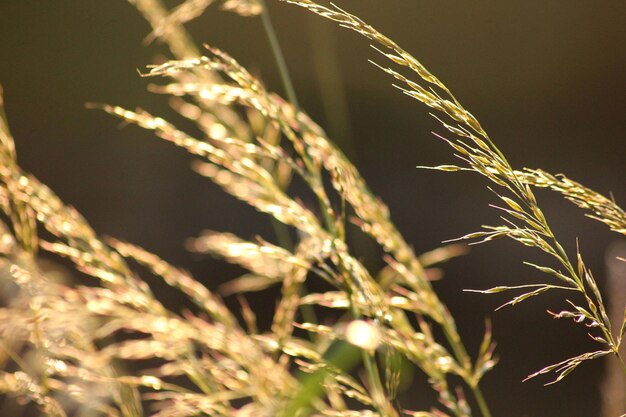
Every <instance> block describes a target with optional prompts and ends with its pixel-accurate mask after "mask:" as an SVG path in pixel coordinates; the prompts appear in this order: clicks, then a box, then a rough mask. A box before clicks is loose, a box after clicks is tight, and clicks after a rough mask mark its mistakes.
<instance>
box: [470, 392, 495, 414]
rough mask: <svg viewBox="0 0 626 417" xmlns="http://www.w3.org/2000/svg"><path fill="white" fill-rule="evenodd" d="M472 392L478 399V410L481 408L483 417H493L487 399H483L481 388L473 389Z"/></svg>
mask: <svg viewBox="0 0 626 417" xmlns="http://www.w3.org/2000/svg"><path fill="white" fill-rule="evenodd" d="M472 392H473V393H474V398H476V402H477V403H478V408H480V412H481V413H482V415H483V417H491V411H489V406H488V405H487V401H485V397H483V393H482V391H481V390H480V387H479V386H478V385H476V386H475V387H472Z"/></svg>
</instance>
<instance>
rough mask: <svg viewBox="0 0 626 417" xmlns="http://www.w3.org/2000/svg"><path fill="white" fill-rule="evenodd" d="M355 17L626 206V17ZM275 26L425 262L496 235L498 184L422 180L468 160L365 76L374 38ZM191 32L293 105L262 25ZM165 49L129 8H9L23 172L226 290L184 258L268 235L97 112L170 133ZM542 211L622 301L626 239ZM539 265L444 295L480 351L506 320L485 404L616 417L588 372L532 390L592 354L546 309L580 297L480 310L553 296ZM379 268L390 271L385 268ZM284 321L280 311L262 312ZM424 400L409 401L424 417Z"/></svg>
mask: <svg viewBox="0 0 626 417" xmlns="http://www.w3.org/2000/svg"><path fill="white" fill-rule="evenodd" d="M339 5H341V6H342V7H345V8H346V9H347V10H348V11H351V12H353V13H355V14H356V15H358V16H360V17H361V18H363V19H364V20H365V21H367V22H368V23H371V24H372V25H374V26H375V27H377V28H378V29H379V30H381V31H382V32H383V33H385V34H387V35H388V36H390V37H391V38H392V39H394V40H395V41H397V42H398V43H399V44H400V45H401V46H403V47H404V48H405V49H406V50H407V51H409V52H411V53H412V54H414V55H415V56H416V57H417V58H418V59H420V60H421V61H422V62H423V63H424V64H425V65H426V66H427V67H428V68H429V69H430V70H431V71H432V72H434V73H435V74H436V75H438V76H439V77H440V79H442V80H443V81H444V82H445V83H446V84H447V85H448V87H450V89H451V90H452V91H453V92H454V93H455V95H456V96H457V98H458V99H459V100H460V101H461V102H462V103H464V104H465V106H466V107H467V108H468V109H470V111H472V113H473V114H475V115H476V116H477V118H478V119H479V120H480V121H481V123H482V125H483V126H484V127H485V128H486V130H487V131H488V132H489V133H490V135H491V137H492V138H493V139H494V140H495V141H496V143H497V144H498V145H499V146H500V148H501V149H502V150H503V152H504V153H505V154H506V155H507V156H508V157H509V159H510V161H511V162H512V164H513V165H514V166H515V167H518V168H522V167H532V168H536V167H541V168H543V169H545V170H547V171H549V172H553V173H558V172H563V173H566V174H567V175H568V176H570V177H571V178H573V179H576V180H579V181H581V182H583V183H584V184H586V185H587V186H589V187H591V188H594V189H596V190H597V191H600V192H602V193H607V194H608V193H613V194H614V196H615V198H616V200H617V202H618V203H622V204H624V203H626V178H625V176H624V172H625V171H624V167H625V164H624V162H625V157H626V140H625V139H626V137H625V134H626V117H625V111H626V77H625V75H626V71H625V70H626V23H625V22H626V2H623V1H605V2H590V1H587V0H570V1H567V2H566V1H552V2H545V1H538V0H532V1H528V0H524V1H518V0H510V1H506V2H502V1H493V0H476V1H472V2H445V1H433V0H410V1H409V0H404V1H400V0H386V1H380V0H378V1H375V0H358V1H357V0H342V1H339ZM270 11H271V14H272V17H273V19H274V23H275V26H276V30H277V32H278V35H279V37H280V39H281V42H282V45H283V47H284V51H285V54H286V57H287V61H288V63H289V68H290V70H291V72H292V76H293V78H294V80H295V84H296V88H297V92H298V96H299V98H300V102H301V104H302V106H303V107H304V108H305V109H306V111H307V112H308V113H309V114H310V115H311V116H312V117H313V118H314V119H315V120H317V121H318V122H319V123H320V124H321V125H322V126H325V127H326V128H327V129H328V130H329V133H330V135H331V137H333V136H335V137H338V138H340V139H341V140H340V141H338V142H341V143H342V144H343V145H342V146H343V147H344V149H345V150H346V153H347V154H348V155H349V156H350V157H351V158H352V159H353V161H354V162H355V163H356V165H357V166H358V167H359V168H360V170H361V172H362V174H363V176H364V177H365V179H366V180H367V181H368V183H369V185H370V187H371V188H372V190H374V192H375V193H376V194H378V195H379V196H381V197H382V199H383V200H384V201H385V202H386V203H387V204H388V205H389V206H390V208H391V211H392V217H393V219H394V220H395V222H396V224H397V225H398V227H399V229H400V230H401V231H403V232H404V234H405V237H406V238H407V240H408V241H409V242H410V243H411V244H413V245H414V247H415V249H416V252H418V253H421V252H424V251H427V250H430V249H433V248H435V247H437V246H439V245H440V242H441V241H442V240H445V239H449V238H454V237H458V236H460V235H462V234H465V233H468V232H472V231H475V230H476V229H477V228H478V227H479V226H480V225H482V224H488V223H492V224H493V222H497V221H498V219H497V213H496V212H495V211H494V210H492V209H489V208H488V207H487V205H488V204H489V203H490V202H494V197H493V195H492V194H491V193H490V192H489V191H487V190H486V188H485V183H484V181H483V180H482V179H481V178H478V177H477V176H474V175H471V174H442V173H436V172H431V171H424V170H418V169H416V168H415V166H416V165H436V164H440V163H450V162H453V158H452V157H451V152H450V150H449V149H448V147H446V146H445V145H444V144H443V143H442V142H441V141H439V140H436V139H435V138H434V137H433V136H432V135H431V133H430V131H431V130H435V131H441V129H440V127H439V126H438V124H437V122H436V121H434V120H433V119H432V118H430V117H429V116H428V115H427V111H426V109H425V107H424V106H422V105H421V104H419V103H418V102H416V101H414V100H412V99H410V98H407V97H405V96H403V95H402V94H401V93H400V92H398V91H397V90H396V89H394V88H393V87H392V86H391V80H390V78H389V77H388V76H386V75H385V74H384V73H382V72H381V71H380V70H378V69H376V68H375V67H373V66H372V65H370V64H368V63H367V59H368V58H374V59H375V60H377V61H378V62H383V58H380V57H379V56H378V55H377V54H376V52H375V51H373V50H372V49H371V48H369V46H368V42H367V41H366V40H365V39H364V38H361V37H359V36H357V35H356V34H353V33H351V32H350V33H349V32H347V31H344V30H341V29H339V28H337V27H336V25H335V24H334V23H329V22H326V21H323V20H322V19H321V18H318V17H315V16H312V15H309V14H307V13H306V12H305V11H304V10H302V9H299V8H296V7H294V6H290V5H287V4H282V3H278V2H276V1H274V0H270ZM188 27H189V28H190V30H191V32H192V34H193V36H194V38H195V39H196V41H198V42H207V43H210V44H211V45H214V46H217V47H219V48H222V49H224V50H226V51H228V52H230V53H231V54H232V55H233V56H234V57H235V58H237V59H238V60H240V61H241V62H242V63H243V64H244V65H246V66H247V67H248V68H250V69H251V70H253V72H254V73H256V74H258V75H260V76H261V77H262V78H263V79H264V80H265V82H266V84H267V85H268V87H269V88H270V89H273V90H276V91H278V92H281V93H282V87H281V84H280V81H279V78H278V74H277V71H276V68H275V65H274V61H273V59H272V56H271V52H270V49H269V46H268V43H267V41H266V38H265V36H264V33H263V30H262V27H261V23H260V21H259V19H254V18H242V17H239V16H236V15H233V14H228V13H223V12H220V11H219V10H218V9H217V8H215V7H214V8H211V9H210V10H209V11H208V12H207V13H205V15H204V16H203V17H201V18H199V19H197V20H195V21H194V22H192V23H191V24H189V25H188ZM148 32H149V27H148V25H147V24H146V22H145V21H144V20H143V18H142V17H141V16H140V15H139V14H138V13H137V11H136V10H135V9H134V8H133V7H131V6H130V5H129V4H127V3H126V2H124V1H122V0H116V1H112V0H109V1H95V0H75V1H50V0H20V1H17V0H0V83H1V84H2V85H3V87H4V91H5V102H6V107H7V113H8V117H9V120H10V124H11V128H12V131H13V133H14V136H15V138H16V142H17V149H18V155H19V160H20V163H21V164H22V166H23V167H24V168H25V169H26V170H28V171H30V172H32V173H33V174H35V175H36V176H37V177H38V178H39V179H41V180H42V181H43V182H44V183H46V184H48V185H49V186H50V187H51V188H52V189H53V190H55V192H56V193H58V195H59V196H60V197H61V198H62V199H63V200H64V201H65V202H67V203H70V204H72V205H74V206H76V207H77V208H78V210H79V211H80V212H81V213H83V214H84V215H85V217H86V218H87V219H88V220H89V221H90V222H91V224H92V226H93V227H94V228H95V229H96V230H97V231H98V232H99V233H102V234H107V235H113V236H116V237H119V238H123V239H126V240H129V241H131V242H134V243H137V244H139V245H142V246H144V247H146V248H147V249H148V250H151V251H153V252H156V253H158V254H160V255H162V256H163V257H164V258H166V259H167V260H169V261H171V262H173V263H175V264H178V265H181V266H183V267H185V268H188V269H190V270H191V271H193V272H194V273H195V274H196V276H197V277H198V278H199V279H200V280H202V281H203V282H205V283H206V284H207V285H209V286H210V287H215V286H216V285H218V284H219V283H222V282H224V281H226V280H227V279H229V278H233V277H234V276H236V274H237V272H238V271H237V269H235V268H232V267H226V266H224V264H223V263H222V262H218V261H214V260H210V259H205V258H199V257H197V256H192V255H191V254H188V253H187V252H186V251H185V249H184V247H183V244H184V241H185V239H186V238H187V237H190V236H195V235H197V234H198V232H199V231H200V230H201V229H205V228H208V229H213V230H219V231H232V232H234V233H237V234H238V235H240V236H242V237H244V238H252V237H254V236H255V235H257V234H260V235H262V236H265V237H270V236H271V227H270V226H269V222H267V221H266V220H265V219H264V218H263V216H261V215H259V214H257V213H255V212H254V211H253V210H251V209H249V208H247V207H245V206H244V205H243V204H242V203H240V202H238V201H236V200H234V199H233V198H231V197H229V196H227V195H225V194H224V193H223V192H222V191H221V190H219V189H218V188H217V187H216V186H214V185H212V184H210V183H209V182H208V181H206V180H205V179H203V178H200V177H199V176H197V175H196V174H194V173H193V172H192V171H191V170H190V169H189V166H188V165H189V161H190V160H191V157H190V156H189V155H188V154H186V153H185V152H184V151H182V150H180V149H175V148H174V147H172V146H171V145H170V144H169V143H165V142H164V141H161V140H159V139H155V138H154V137H153V135H151V134H150V133H149V132H146V131H143V130H140V129H138V128H135V127H127V128H124V129H120V128H119V127H120V123H119V121H118V120H117V119H113V118H112V117H109V116H107V115H105V114H104V113H102V112H100V111H95V110H86V109H85V103H86V102H91V101H95V102H103V103H111V104H118V105H121V106H125V107H129V108H134V107H137V106H140V107H142V108H144V109H146V110H148V111H150V112H152V113H153V114H159V115H164V116H167V115H171V114H172V112H171V111H170V110H169V109H168V107H167V100H166V98H165V97H161V96H157V95H153V94H151V93H148V92H146V90H145V87H146V85H147V84H148V83H149V82H151V80H146V79H142V78H140V77H139V76H138V74H137V69H143V68H144V67H145V65H147V64H150V63H151V62H153V60H154V59H155V56H157V55H159V54H164V53H165V52H166V49H165V48H164V47H163V46H160V45H155V44H152V45H149V46H147V47H146V46H142V41H143V39H144V38H145V36H146V35H147V33H148ZM314 57H318V58H319V57H321V61H320V60H319V59H318V61H315V60H314ZM316 62H317V63H316ZM320 62H321V65H320ZM329 62H334V64H333V65H330V64H328V63H329ZM383 63H384V62H383ZM384 64H386V63H384ZM329 65H330V66H329ZM329 74H330V75H329ZM333 79H334V81H333ZM337 80H339V81H340V82H339V83H338V84H337ZM333 83H335V84H333ZM342 86H343V87H342ZM341 88H344V89H345V90H341ZM329 90H330V91H334V92H335V93H337V92H339V94H336V96H337V97H335V100H336V99H339V100H340V99H341V97H342V96H343V95H344V93H345V98H346V101H347V105H348V107H349V113H348V117H349V118H348V119H347V123H345V124H343V125H342V123H341V118H338V117H336V115H337V114H339V113H340V112H331V113H330V116H329V111H328V110H325V107H324V100H325V99H324V96H325V94H326V93H325V91H329ZM172 119H173V120H177V119H176V118H175V117H172ZM538 195H539V198H540V200H541V201H540V202H541V204H542V205H544V206H545V207H546V208H547V214H548V216H549V220H550V221H551V222H552V224H553V225H554V229H555V230H556V232H557V233H558V234H559V236H561V238H562V242H565V243H566V248H567V249H568V250H570V251H573V250H574V249H575V241H576V238H580V247H581V251H582V253H583V254H584V256H585V259H586V261H587V264H588V266H589V267H590V268H591V269H592V271H594V273H595V276H596V277H597V279H598V281H599V282H600V283H601V284H602V285H605V270H606V269H605V265H604V257H605V250H606V249H607V247H608V246H609V245H610V244H611V243H612V242H614V241H615V240H617V239H618V237H619V236H618V235H616V234H614V233H610V232H609V231H608V230H607V228H606V227H605V226H604V225H602V224H600V223H597V222H594V221H592V220H589V219H587V218H585V217H584V216H583V215H582V213H581V212H580V211H579V210H577V209H575V208H573V207H571V205H569V204H568V203H565V202H563V201H562V199H561V198H560V197H558V196H554V195H551V194H550V193H547V192H539V193H538ZM363 246H366V245H363ZM365 253H367V249H366V250H365ZM531 259H532V260H539V261H541V258H537V257H536V256H535V253H534V252H533V251H528V250H524V249H523V248H520V247H519V245H515V244H513V243H510V242H506V241H499V242H496V243H491V244H487V245H482V246H478V247H474V248H473V250H472V253H471V254H470V255H468V256H465V257H462V258H459V259H456V260H454V261H452V262H450V263H449V264H448V265H446V267H445V272H446V276H445V278H444V280H442V281H441V282H438V283H436V284H435V285H436V288H437V289H438V290H439V291H440V294H441V296H442V298H443V299H444V300H445V301H446V302H447V303H448V305H449V307H450V309H451V310H452V311H453V313H454V314H455V316H456V317H457V320H458V322H459V326H460V328H461V333H462V334H463V336H464V337H465V338H466V339H467V340H468V343H467V344H468V346H469V347H470V349H473V351H475V349H476V348H477V346H478V344H479V342H480V338H481V337H482V331H483V323H484V317H486V316H492V319H493V326H494V332H495V337H496V339H497V340H498V343H499V344H498V352H499V353H500V354H501V362H500V364H499V365H498V367H497V368H496V369H495V370H494V371H493V372H491V373H490V374H488V375H487V376H486V378H485V383H484V384H485V392H486V396H487V397H488V399H489V402H490V403H491V404H492V408H493V412H494V415H495V416H507V417H517V416H519V417H522V416H529V417H530V416H532V417H557V416H568V417H589V416H596V415H599V404H600V394H599V390H600V384H601V380H602V378H603V372H604V364H603V362H602V361H594V362H592V363H589V364H585V365H582V366H581V367H580V368H579V370H577V371H576V372H574V374H573V375H572V376H570V377H569V378H567V379H566V380H565V381H563V382H561V383H559V384H556V385H552V386H549V387H544V386H543V385H542V384H543V383H544V382H548V381H549V380H541V379H538V380H532V381H529V382H524V383H522V379H523V378H524V377H525V376H526V375H528V374H529V373H531V372H533V371H535V370H537V369H539V368H541V367H543V366H545V365H547V364H550V363H553V362H557V361H560V360H562V359H565V358H566V357H569V356H572V355H576V354H578V353H582V352H584V351H585V350H586V349H589V348H590V347H591V348H593V347H594V346H593V345H592V344H590V343H589V340H588V337H587V336H586V335H585V329H584V328H582V327H580V326H575V325H573V324H572V323H569V322H565V321H555V320H552V319H551V318H550V317H549V316H548V315H547V314H546V312H545V310H546V309H547V308H550V309H551V310H556V311H558V310H559V309H561V308H562V307H563V306H564V305H563V302H562V301H561V298H562V296H563V295H562V294H556V293H555V294H548V295H544V296H543V297H540V298H537V299H533V300H530V301H528V302H527V303H524V304H522V305H519V306H516V307H514V308H506V309H503V310H500V311H498V312H496V313H494V312H493V310H494V308H496V307H497V306H499V305H500V304H502V303H503V302H505V301H507V300H508V298H506V297H507V296H506V295H504V296H495V295H494V296H487V295H479V294H469V293H463V292H462V289H464V288H487V287H490V286H493V285H500V284H503V285H515V284H522V283H528V282H538V280H540V279H543V277H540V276H538V274H537V273H536V272H535V271H534V270H532V269H530V268H527V267H524V266H523V265H522V261H523V260H531ZM365 263H366V264H368V266H371V267H372V268H378V267H380V266H381V264H380V262H379V261H378V260H373V261H370V260H369V259H367V258H365ZM610 295H611V294H609V296H610ZM273 305H274V301H273V299H267V298H265V299H261V301H260V302H258V303H256V304H253V306H255V307H256V308H261V307H265V308H268V307H269V306H271V307H273ZM420 395H421V394H420V393H419V392H415V393H411V394H410V397H412V398H413V400H414V401H417V404H423V401H422V400H420V399H419V398H420ZM425 398H426V397H425ZM415 399H417V400H415ZM409 406H410V403H409V404H407V407H409Z"/></svg>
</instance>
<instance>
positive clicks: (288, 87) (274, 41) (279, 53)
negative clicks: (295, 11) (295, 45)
mask: <svg viewBox="0 0 626 417" xmlns="http://www.w3.org/2000/svg"><path fill="white" fill-rule="evenodd" d="M259 3H260V4H261V7H262V8H263V12H262V13H261V21H262V22H263V28H264V29H265V33H267V38H268V40H269V43H270V47H271V48H272V54H273V55H274V59H275V60H276V65H277V66H278V72H279V74H280V78H281V81H282V83H283V86H284V87H285V94H286V95H287V99H288V100H289V101H290V102H291V104H293V106H294V107H295V110H296V114H298V113H299V112H300V104H298V97H297V96H296V90H295V89H294V88H293V83H292V82H291V77H290V76H289V70H288V69H287V63H286V62H285V56H284V55H283V50H282V49H281V47H280V43H278V37H277V36H276V32H275V31H274V26H273V25H272V20H271V18H270V14H269V11H268V10H267V3H266V2H265V0H259Z"/></svg>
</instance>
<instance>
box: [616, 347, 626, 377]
mask: <svg viewBox="0 0 626 417" xmlns="http://www.w3.org/2000/svg"><path fill="white" fill-rule="evenodd" d="M615 355H616V356H617V359H619V364H620V365H622V370H623V371H624V375H626V363H625V362H624V358H623V357H622V355H620V354H619V352H615Z"/></svg>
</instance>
